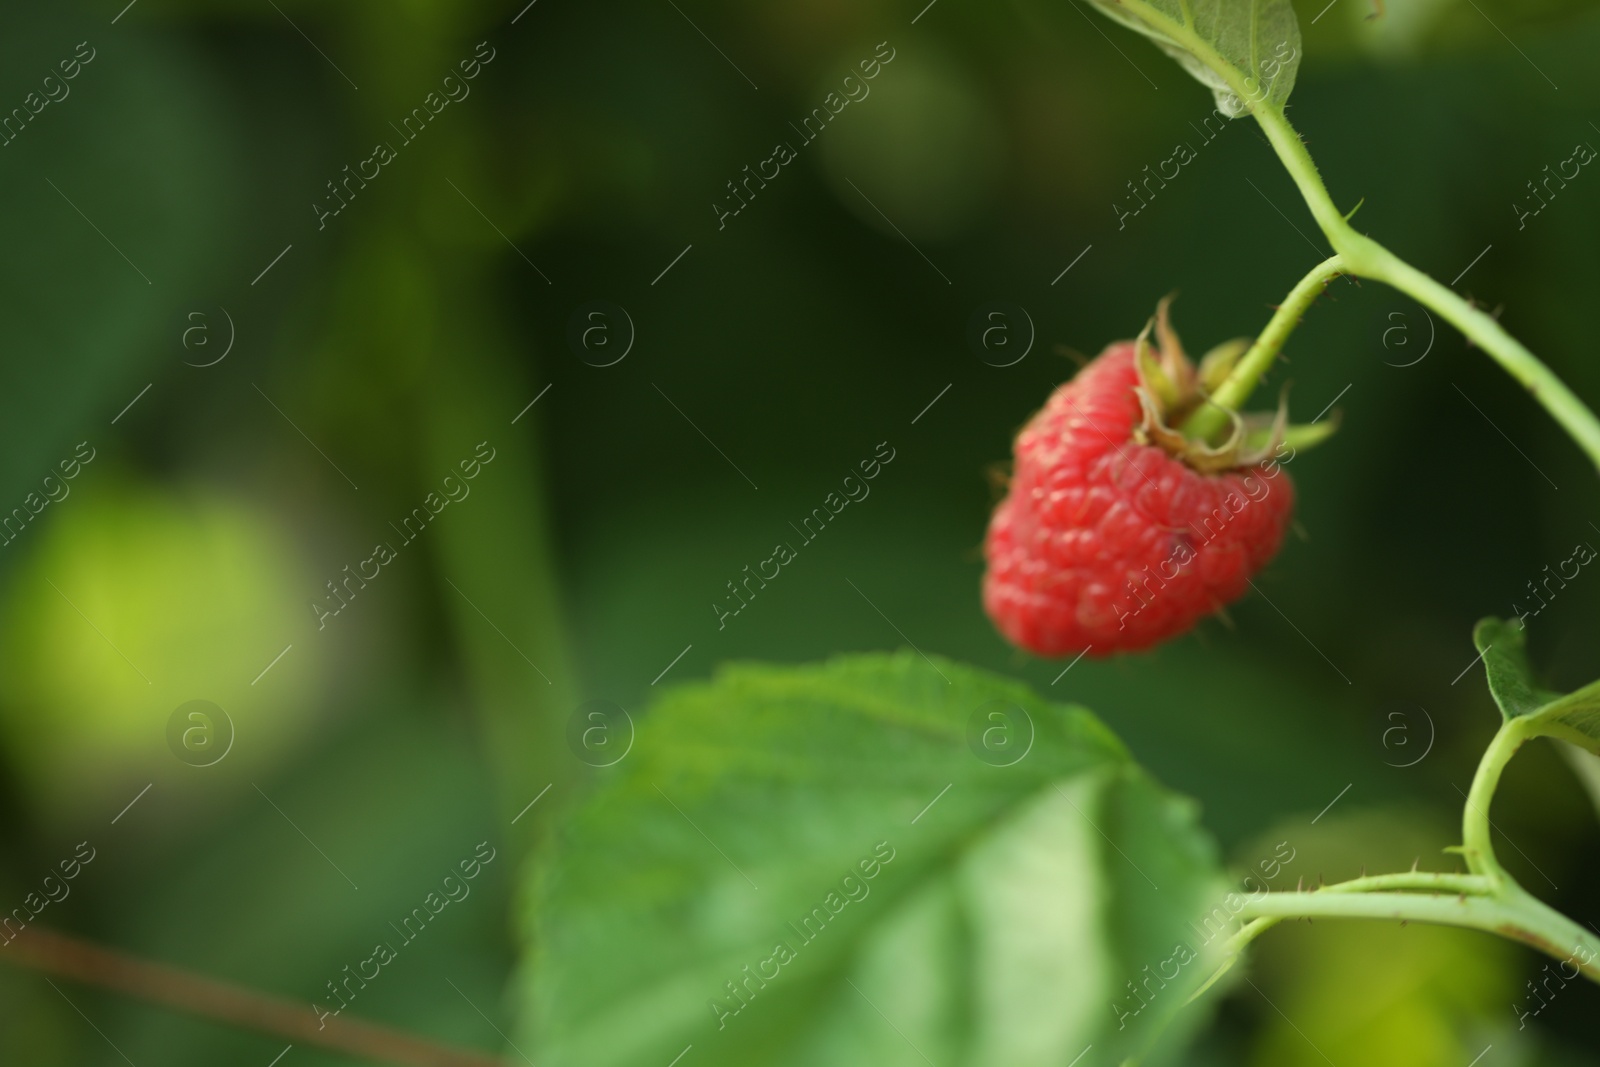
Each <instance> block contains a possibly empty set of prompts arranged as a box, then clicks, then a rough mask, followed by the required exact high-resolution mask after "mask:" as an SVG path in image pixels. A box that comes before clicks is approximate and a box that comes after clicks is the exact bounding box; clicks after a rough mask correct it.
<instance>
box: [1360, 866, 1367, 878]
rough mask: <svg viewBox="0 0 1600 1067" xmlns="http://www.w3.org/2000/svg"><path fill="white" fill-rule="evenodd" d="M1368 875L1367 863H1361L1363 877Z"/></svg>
mask: <svg viewBox="0 0 1600 1067" xmlns="http://www.w3.org/2000/svg"><path fill="white" fill-rule="evenodd" d="M1366 876H1367V865H1366V864H1365V863H1363V864H1362V865H1361V877H1363V878H1365V877H1366Z"/></svg>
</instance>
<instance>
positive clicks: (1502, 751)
mask: <svg viewBox="0 0 1600 1067" xmlns="http://www.w3.org/2000/svg"><path fill="white" fill-rule="evenodd" d="M1525 740H1527V731H1526V730H1525V729H1524V728H1523V720H1522V719H1507V720H1506V721H1505V722H1504V723H1502V724H1501V726H1500V729H1499V731H1498V732H1497V733H1496V734H1495V735H1494V740H1492V741H1490V742H1489V747H1488V748H1486V749H1484V752H1483V758H1482V759H1481V760H1479V761H1478V770H1477V773H1476V774H1474V775H1473V777H1472V788H1471V789H1470V790H1469V791H1468V792H1467V802H1466V804H1465V805H1463V807H1462V809H1461V855H1462V858H1463V859H1465V860H1466V861H1467V869H1468V870H1470V871H1472V872H1473V873H1474V874H1481V875H1484V876H1486V877H1488V878H1490V879H1493V880H1494V881H1495V882H1497V883H1501V882H1509V881H1510V878H1511V876H1510V875H1508V874H1507V873H1506V872H1505V869H1504V868H1503V867H1501V866H1500V863H1499V861H1498V860H1496V859H1495V855H1494V841H1493V840H1492V837H1491V834H1490V822H1489V805H1490V804H1491V803H1492V802H1493V800H1494V792H1495V790H1496V789H1497V788H1498V787H1499V785H1500V775H1501V774H1502V773H1503V772H1504V771H1505V768H1506V764H1508V763H1510V762H1511V757H1512V756H1514V755H1516V752H1517V749H1518V748H1520V747H1522V742H1523V741H1525Z"/></svg>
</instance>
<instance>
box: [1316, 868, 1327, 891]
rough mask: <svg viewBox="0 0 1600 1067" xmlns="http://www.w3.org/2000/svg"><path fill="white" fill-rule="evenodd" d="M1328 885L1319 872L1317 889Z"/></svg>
mask: <svg viewBox="0 0 1600 1067" xmlns="http://www.w3.org/2000/svg"><path fill="white" fill-rule="evenodd" d="M1327 884H1328V883H1327V882H1325V881H1323V879H1322V872H1321V871H1318V872H1317V887H1318V888H1319V889H1320V888H1321V887H1322V886H1325V885H1327Z"/></svg>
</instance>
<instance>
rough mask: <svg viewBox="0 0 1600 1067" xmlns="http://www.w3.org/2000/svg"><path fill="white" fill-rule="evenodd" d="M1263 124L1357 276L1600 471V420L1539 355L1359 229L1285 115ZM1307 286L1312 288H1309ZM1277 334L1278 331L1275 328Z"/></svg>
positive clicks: (1270, 115) (1277, 113) (1264, 111)
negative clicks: (1473, 357) (1482, 364)
mask: <svg viewBox="0 0 1600 1067" xmlns="http://www.w3.org/2000/svg"><path fill="white" fill-rule="evenodd" d="M1254 114H1255V117H1256V121H1257V122H1258V123H1260V125H1261V129H1262V131H1263V132H1264V133H1265V134H1266V135H1267V140H1268V141H1270V142H1271V144H1272V147H1273V149H1274V151H1276V152H1277V154H1278V159H1279V160H1280V161H1281V162H1282V163H1283V166H1284V168H1285V169H1286V170H1287V171H1288V172H1289V176H1290V177H1291V178H1293V179H1294V183H1295V185H1296V186H1298V187H1299V189H1300V195H1301V196H1303V197H1304V198H1305V201H1306V206H1307V207H1309V208H1310V209H1311V214H1312V216H1313V217H1314V218H1315V219H1316V220H1317V225H1318V226H1319V227H1321V228H1322V232H1323V234H1324V235H1325V236H1326V237H1327V238H1328V243H1329V244H1331V245H1332V246H1333V249H1334V251H1335V252H1336V253H1337V254H1338V256H1339V257H1341V258H1342V259H1343V260H1344V263H1345V265H1346V268H1347V271H1348V273H1350V274H1354V275H1358V276H1360V277H1364V278H1372V279H1375V280H1377V281H1381V282H1384V283H1386V284H1388V285H1392V286H1394V287H1395V288H1396V289H1398V290H1400V291H1401V292H1403V293H1405V294H1406V295H1407V296H1409V297H1411V298H1412V299H1414V300H1416V301H1417V302H1418V303H1420V304H1422V305H1423V306H1424V307H1427V308H1431V309H1432V310H1434V311H1436V312H1438V313H1439V315H1441V316H1442V317H1443V318H1444V319H1445V320H1446V321H1447V322H1449V323H1451V324H1452V325H1453V326H1455V327H1456V328H1457V329H1458V330H1460V331H1461V332H1462V333H1463V334H1465V335H1466V336H1467V338H1468V339H1469V340H1471V341H1472V342H1473V343H1474V344H1476V345H1477V346H1478V347H1479V348H1482V349H1483V350H1484V351H1485V352H1487V353H1488V354H1489V356H1490V358H1492V359H1493V360H1494V361H1495V362H1497V363H1499V364H1500V366H1501V367H1503V368H1504V369H1505V370H1506V371H1507V372H1508V373H1510V375H1511V376H1512V377H1513V378H1515V379H1516V380H1517V381H1518V382H1520V383H1522V385H1523V387H1524V388H1526V389H1527V390H1528V391H1529V392H1530V393H1532V394H1533V396H1534V399H1536V400H1538V401H1539V403H1540V404H1542V405H1544V408H1545V410H1546V411H1548V412H1550V414H1551V416H1552V417H1554V418H1555V420H1556V421H1557V422H1558V423H1560V424H1561V427H1562V429H1564V430H1566V431H1567V433H1568V434H1570V435H1571V436H1572V439H1573V440H1574V441H1576V442H1577V444H1578V446H1579V447H1580V448H1582V449H1583V450H1584V452H1585V453H1587V454H1588V456H1589V459H1590V461H1591V462H1593V463H1594V464H1595V466H1596V467H1600V420H1596V418H1595V416H1594V413H1593V412H1592V411H1590V410H1589V408H1588V407H1587V406H1586V405H1585V404H1584V403H1583V401H1581V400H1579V399H1578V397H1577V395H1576V394H1574V393H1573V392H1572V390H1570V389H1568V388H1567V386H1566V385H1565V384H1564V383H1563V382H1562V381H1561V379H1559V378H1557V377H1556V376H1555V375H1554V374H1553V373H1551V371H1550V368H1548V367H1546V366H1545V365H1544V364H1543V363H1541V362H1539V359H1538V357H1536V356H1535V355H1534V354H1533V353H1532V352H1530V351H1528V349H1527V348H1526V347H1525V346H1524V345H1523V344H1522V343H1521V342H1519V341H1518V340H1517V339H1516V338H1514V337H1512V336H1511V335H1510V334H1509V333H1507V332H1506V331H1505V329H1504V328H1503V327H1501V325H1500V323H1499V322H1497V321H1496V320H1495V319H1494V317H1493V316H1492V315H1489V314H1487V313H1485V312H1483V311H1481V310H1479V309H1478V308H1476V307H1474V306H1473V305H1472V304H1470V303H1468V302H1467V301H1466V300H1463V299H1462V298H1461V297H1460V296H1459V295H1457V294H1456V293H1455V292H1454V291H1453V290H1452V289H1450V288H1449V287H1448V286H1444V285H1441V284H1440V283H1439V282H1437V281H1434V280H1433V279H1432V278H1430V277H1428V275H1426V274H1424V273H1423V272H1421V271H1419V270H1417V269H1416V268H1415V267H1413V266H1411V265H1410V264H1409V263H1406V262H1405V261H1404V260H1402V259H1400V257H1398V256H1396V255H1395V254H1394V253H1392V252H1390V251H1389V250H1388V249H1387V248H1385V247H1383V246H1382V245H1381V244H1379V243H1378V242H1376V241H1374V240H1372V239H1371V238H1370V237H1367V236H1366V235H1364V234H1361V233H1358V232H1356V230H1355V229H1354V228H1353V227H1352V226H1351V225H1350V223H1349V222H1348V221H1347V220H1346V218H1345V216H1344V215H1342V214H1341V213H1340V212H1339V209H1338V207H1336V206H1335V205H1334V202H1333V198H1332V197H1331V196H1329V195H1328V189H1327V186H1326V185H1324V184H1323V181H1322V175H1321V174H1319V173H1318V172H1317V166H1316V164H1315V163H1314V162H1312V159H1311V154H1310V153H1309V152H1307V151H1306V146H1305V144H1304V143H1303V142H1302V141H1301V140H1300V135H1299V134H1298V133H1297V132H1295V129H1294V127H1293V126H1292V125H1291V124H1290V123H1289V120H1288V118H1286V117H1285V116H1284V114H1283V111H1282V110H1281V109H1279V108H1271V107H1263V108H1257V109H1255V112H1254ZM1302 284H1304V283H1302ZM1269 328H1270V326H1269Z"/></svg>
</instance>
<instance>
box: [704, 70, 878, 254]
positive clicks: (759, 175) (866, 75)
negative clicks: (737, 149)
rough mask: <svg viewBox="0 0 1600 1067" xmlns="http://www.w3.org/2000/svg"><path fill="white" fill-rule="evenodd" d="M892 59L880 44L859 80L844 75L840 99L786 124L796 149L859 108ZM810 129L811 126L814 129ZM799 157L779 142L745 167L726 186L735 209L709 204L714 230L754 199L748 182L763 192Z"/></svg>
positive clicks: (832, 97)
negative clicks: (848, 110) (855, 106)
mask: <svg viewBox="0 0 1600 1067" xmlns="http://www.w3.org/2000/svg"><path fill="white" fill-rule="evenodd" d="M886 48H888V49H889V54H888V55H884V49H886ZM894 57H895V50H894V49H893V48H890V47H889V42H888V41H880V42H879V43H878V47H877V48H876V49H875V50H874V51H873V58H869V59H863V60H862V61H861V62H860V63H858V64H856V69H858V70H859V71H860V72H861V76H860V77H859V78H858V77H856V76H855V75H854V74H847V75H845V78H844V81H843V83H842V88H843V89H844V95H843V96H840V95H839V93H838V92H831V93H829V94H828V95H827V96H826V97H824V98H823V100H822V105H821V106H820V107H814V108H812V109H811V113H810V114H809V115H807V116H806V117H805V118H803V119H801V120H800V125H799V126H796V125H795V124H794V123H792V122H791V123H789V125H790V127H791V128H793V129H794V131H795V132H796V133H798V134H799V135H800V147H801V148H804V147H805V146H806V145H808V144H810V143H811V142H812V141H815V140H816V139H817V137H818V135H820V134H821V133H822V131H823V130H825V129H827V127H828V123H830V122H832V121H833V120H834V119H835V118H837V117H838V116H839V113H840V112H842V111H843V110H844V109H845V108H847V107H849V106H850V105H851V103H858V104H859V103H860V102H861V101H863V100H865V99H866V98H867V95H868V94H869V93H871V92H872V87H871V86H870V85H868V84H867V83H868V82H870V81H871V80H872V79H873V78H876V77H877V76H878V75H879V74H880V73H882V70H883V68H884V67H885V66H888V65H889V63H891V62H892V61H893V60H894ZM813 125H814V126H815V128H814V129H813ZM799 155H800V153H799V152H797V151H796V150H795V147H794V145H792V144H790V143H789V142H788V141H780V142H779V143H778V144H777V145H775V146H773V149H772V155H770V156H768V157H767V158H766V159H763V160H762V161H761V162H760V163H757V164H756V169H755V173H753V174H752V173H751V172H750V165H749V164H748V163H746V164H745V166H744V171H743V173H744V178H743V179H742V180H741V181H740V182H739V184H738V185H735V184H734V183H733V182H732V181H729V182H728V192H730V193H732V194H733V202H734V203H736V204H738V205H739V206H738V207H734V208H726V207H723V206H722V205H721V204H720V203H717V202H716V201H713V202H712V204H711V210H712V212H713V213H714V214H715V215H716V216H717V229H719V230H722V229H725V228H726V227H727V225H728V220H729V219H730V218H733V217H734V216H735V215H738V214H739V213H740V212H741V211H743V210H744V209H745V208H747V207H749V206H750V201H752V200H754V199H755V198H756V191H757V190H756V189H752V188H751V187H750V183H751V182H755V183H756V186H757V188H759V189H765V188H766V187H767V182H769V181H774V180H776V178H777V177H778V175H780V174H782V173H783V168H784V167H786V166H788V165H789V164H790V163H792V162H794V161H795V160H796V159H797V158H799ZM769 165H770V166H771V167H772V173H770V174H769V173H767V169H766V168H767V167H768V166H769ZM741 187H743V189H744V194H743V195H741V194H740V192H739V189H740V188H741Z"/></svg>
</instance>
